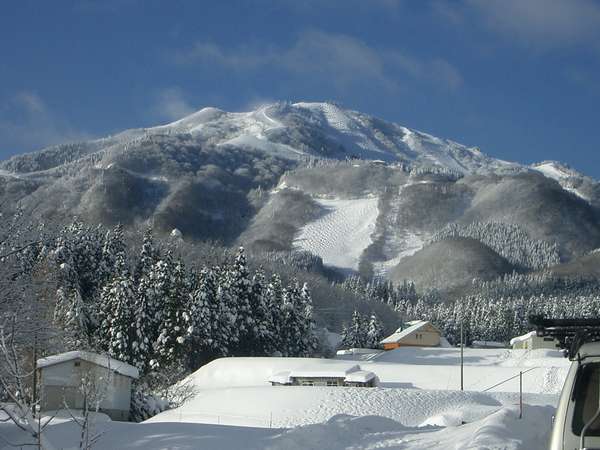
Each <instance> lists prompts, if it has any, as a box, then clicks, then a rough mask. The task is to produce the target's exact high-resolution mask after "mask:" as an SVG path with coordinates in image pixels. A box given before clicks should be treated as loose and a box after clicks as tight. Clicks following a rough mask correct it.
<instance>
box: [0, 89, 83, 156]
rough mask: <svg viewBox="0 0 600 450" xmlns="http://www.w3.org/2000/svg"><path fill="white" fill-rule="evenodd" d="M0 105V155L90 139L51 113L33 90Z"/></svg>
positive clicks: (21, 93)
mask: <svg viewBox="0 0 600 450" xmlns="http://www.w3.org/2000/svg"><path fill="white" fill-rule="evenodd" d="M2 104H3V106H2V108H0V158H5V157H7V156H9V155H12V154H15V153H19V152H22V151H28V150H36V149H40V148H43V147H46V146H49V145H54V144H60V143H64V142H72V141H79V140H83V139H89V138H91V136H90V134H88V133H86V132H84V131H81V130H77V129H76V128H75V127H73V125H72V124H71V123H69V122H68V121H67V120H66V119H65V118H63V117H61V116H60V115H58V114H56V113H54V112H53V111H51V110H50V108H49V107H48V106H47V105H46V103H45V102H44V101H43V100H42V98H41V97H40V96H39V95H37V94H36V93H35V92H31V91H21V92H18V93H16V94H14V95H13V96H12V97H10V98H8V99H5V101H3V102H2Z"/></svg>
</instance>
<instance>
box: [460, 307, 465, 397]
mask: <svg viewBox="0 0 600 450" xmlns="http://www.w3.org/2000/svg"><path fill="white" fill-rule="evenodd" d="M464 346H465V344H464V333H463V315H462V314H461V315H460V390H461V391H464V370H463V368H464V365H463V363H464V350H463V349H464Z"/></svg>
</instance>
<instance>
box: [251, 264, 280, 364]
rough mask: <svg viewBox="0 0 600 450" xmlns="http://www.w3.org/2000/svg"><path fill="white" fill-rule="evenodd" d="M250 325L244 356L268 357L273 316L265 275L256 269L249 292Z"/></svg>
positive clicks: (271, 337) (271, 338)
mask: <svg viewBox="0 0 600 450" xmlns="http://www.w3.org/2000/svg"><path fill="white" fill-rule="evenodd" d="M250 312H251V316H252V324H251V325H250V327H249V328H248V331H247V333H246V342H245V347H246V352H245V353H246V354H248V355H269V354H270V353H272V351H273V349H272V342H273V336H272V333H273V314H272V310H271V308H270V306H269V299H268V296H267V286H266V279H265V274H264V272H263V270H262V269H258V270H257V271H256V272H255V274H254V276H253V277H252V285H251V292H250Z"/></svg>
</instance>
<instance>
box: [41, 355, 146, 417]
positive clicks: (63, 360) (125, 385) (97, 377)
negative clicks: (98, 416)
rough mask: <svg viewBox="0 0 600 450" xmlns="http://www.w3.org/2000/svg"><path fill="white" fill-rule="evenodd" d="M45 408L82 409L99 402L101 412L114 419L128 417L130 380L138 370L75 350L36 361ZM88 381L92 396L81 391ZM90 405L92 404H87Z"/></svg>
mask: <svg viewBox="0 0 600 450" xmlns="http://www.w3.org/2000/svg"><path fill="white" fill-rule="evenodd" d="M37 370H38V379H39V383H40V407H41V409H42V411H48V410H59V409H64V408H65V407H68V408H70V409H83V408H84V405H85V402H95V401H98V402H99V405H100V408H99V411H100V412H103V413H105V414H106V415H108V416H109V417H110V418H111V419H113V420H129V409H130V406H131V382H132V380H135V379H137V378H138V377H139V372H138V370H137V369H136V368H135V367H133V366H131V365H129V364H126V363H124V362H122V361H118V360H116V359H113V358H109V357H108V356H104V355H99V354H97V353H91V352H84V351H74V352H67V353H61V354H58V355H53V356H49V357H47V358H41V359H38V360H37ZM84 379H86V380H88V382H89V385H90V386H91V389H90V391H91V392H92V393H91V395H88V396H87V398H86V396H85V395H84V394H83V393H82V380H84ZM88 404H89V403H88Z"/></svg>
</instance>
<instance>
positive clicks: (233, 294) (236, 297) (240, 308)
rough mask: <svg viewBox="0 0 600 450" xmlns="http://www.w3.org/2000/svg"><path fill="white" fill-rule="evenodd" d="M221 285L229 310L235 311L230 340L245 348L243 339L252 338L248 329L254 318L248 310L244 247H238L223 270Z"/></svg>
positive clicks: (247, 280) (250, 292)
mask: <svg viewBox="0 0 600 450" xmlns="http://www.w3.org/2000/svg"><path fill="white" fill-rule="evenodd" d="M222 287H223V294H225V293H226V294H227V301H228V302H229V303H230V310H231V312H233V311H235V313H234V315H235V324H234V326H235V329H236V335H235V336H232V341H233V342H236V343H237V344H238V346H241V347H240V349H241V348H245V347H246V346H245V340H246V339H252V338H253V336H252V333H251V331H250V330H252V328H253V327H254V319H253V314H252V312H251V310H250V296H251V294H252V286H251V282H250V275H249V273H248V266H247V262H246V255H245V252H244V247H240V248H239V249H238V253H237V255H236V257H235V260H234V262H233V264H232V265H231V266H230V267H229V268H228V270H226V271H225V277H224V279H223V280H222ZM224 298H225V297H224Z"/></svg>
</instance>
